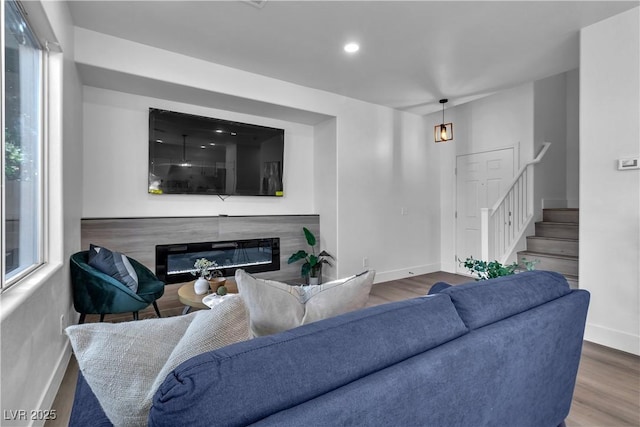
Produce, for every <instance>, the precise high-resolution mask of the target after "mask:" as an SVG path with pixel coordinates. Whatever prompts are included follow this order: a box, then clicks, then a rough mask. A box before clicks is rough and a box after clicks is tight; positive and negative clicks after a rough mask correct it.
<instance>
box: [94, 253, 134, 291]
mask: <svg viewBox="0 0 640 427" xmlns="http://www.w3.org/2000/svg"><path fill="white" fill-rule="evenodd" d="M88 264H89V265H90V266H91V267H93V268H95V269H96V270H99V271H101V272H103V273H104V274H107V275H109V276H111V277H113V278H114V279H116V280H117V281H118V282H120V283H123V284H124V285H126V286H127V287H128V288H129V289H131V291H132V292H133V293H136V292H138V275H137V274H136V270H135V269H134V268H133V265H131V262H130V261H129V258H127V256H126V255H124V254H121V253H120V252H112V251H110V250H109V249H107V248H102V247H100V246H96V245H90V247H89V262H88Z"/></svg>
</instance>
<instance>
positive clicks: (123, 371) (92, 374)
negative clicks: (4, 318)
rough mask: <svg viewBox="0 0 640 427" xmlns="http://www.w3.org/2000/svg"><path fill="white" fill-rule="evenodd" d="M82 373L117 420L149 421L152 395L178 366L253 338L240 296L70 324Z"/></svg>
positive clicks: (121, 422)
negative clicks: (188, 309)
mask: <svg viewBox="0 0 640 427" xmlns="http://www.w3.org/2000/svg"><path fill="white" fill-rule="evenodd" d="M66 332H67V335H68V336H69V339H70V340H71V345H72V346H73V350H74V353H75V355H76V359H77V360H78V365H79V367H80V370H81V372H82V374H83V375H84V378H85V380H86V382H87V384H89V386H90V387H91V390H92V391H93V392H94V394H95V396H96V398H97V399H98V401H99V402H100V405H101V406H102V409H103V410H104V412H105V414H106V415H107V417H108V418H109V420H110V421H111V422H112V423H113V424H115V425H123V426H137V425H146V423H147V417H148V414H149V408H150V407H151V399H152V397H153V394H154V393H155V391H156V390H157V389H158V387H159V386H160V384H161V383H162V381H164V379H165V377H166V376H167V374H168V373H169V372H171V371H172V370H173V369H174V368H175V367H176V366H178V365H179V364H180V363H182V362H184V361H185V360H188V359H190V358H192V357H193V356H196V355H198V354H201V353H203V352H206V351H210V350H212V349H216V348H219V347H223V346H225V345H228V344H232V343H235V342H238V341H242V340H246V339H248V338H249V320H248V313H247V310H246V307H245V305H244V303H243V301H242V299H241V298H240V297H239V296H232V297H230V298H227V299H225V300H224V301H223V302H221V303H220V304H218V305H217V306H216V307H215V308H213V309H211V310H201V311H197V312H195V313H191V314H189V315H186V316H176V317H169V318H162V319H146V320H140V321H136V322H125V323H115V324H112V323H87V324H83V325H75V326H70V327H68V328H67V329H66Z"/></svg>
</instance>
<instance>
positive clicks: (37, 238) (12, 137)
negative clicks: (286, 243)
mask: <svg viewBox="0 0 640 427" xmlns="http://www.w3.org/2000/svg"><path fill="white" fill-rule="evenodd" d="M3 3H4V23H3V24H4V45H3V46H2V51H3V55H4V58H3V61H2V63H3V64H4V68H3V70H2V94H3V96H2V103H3V105H2V126H3V128H4V132H3V133H2V166H3V169H4V175H3V178H2V179H3V192H2V218H3V221H2V224H3V227H2V239H3V241H2V243H3V244H2V248H3V253H4V257H3V269H2V279H3V280H2V288H3V289H4V288H6V287H8V286H10V285H11V284H13V283H15V282H16V281H17V280H19V279H20V278H22V277H24V275H26V274H28V273H29V272H31V271H32V270H33V269H35V268H37V267H38V266H39V265H41V264H42V262H43V242H42V239H43V224H44V222H43V193H44V186H43V177H44V174H43V158H44V156H43V153H44V143H43V141H44V132H43V117H44V114H43V111H44V107H43V106H44V102H43V93H44V90H43V88H44V70H45V62H44V59H45V55H44V51H43V49H42V47H41V46H40V43H39V42H38V39H37V38H36V36H35V34H34V33H33V31H32V30H31V28H30V27H29V24H28V22H27V20H26V19H25V17H24V16H25V14H24V13H23V11H22V8H21V6H20V5H19V3H17V2H15V1H6V2H3Z"/></svg>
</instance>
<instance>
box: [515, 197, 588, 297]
mask: <svg viewBox="0 0 640 427" xmlns="http://www.w3.org/2000/svg"><path fill="white" fill-rule="evenodd" d="M578 218H579V211H578V209H543V211H542V221H541V222H536V224H535V226H536V234H535V236H527V250H525V251H520V252H518V263H519V264H521V265H522V260H523V259H526V260H527V261H539V262H538V263H537V264H536V265H535V269H536V270H550V271H557V272H558V273H560V274H562V275H563V276H564V277H566V278H567V281H568V282H569V285H570V286H571V287H572V288H578V225H579V220H578Z"/></svg>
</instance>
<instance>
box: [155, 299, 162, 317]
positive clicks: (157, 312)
mask: <svg viewBox="0 0 640 427" xmlns="http://www.w3.org/2000/svg"><path fill="white" fill-rule="evenodd" d="M153 308H154V309H155V310H156V314H157V315H158V317H162V316H160V310H159V309H158V303H157V302H155V301H154V302H153Z"/></svg>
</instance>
